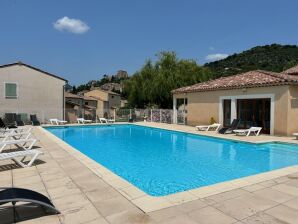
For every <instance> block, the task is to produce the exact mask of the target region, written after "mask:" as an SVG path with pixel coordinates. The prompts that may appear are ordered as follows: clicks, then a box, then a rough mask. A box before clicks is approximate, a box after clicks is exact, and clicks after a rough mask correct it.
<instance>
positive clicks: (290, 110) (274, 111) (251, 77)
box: [172, 66, 298, 135]
mask: <svg viewBox="0 0 298 224" xmlns="http://www.w3.org/2000/svg"><path fill="white" fill-rule="evenodd" d="M172 93H173V109H174V122H175V123H177V121H178V120H177V114H178V113H179V111H178V108H181V104H184V105H183V106H182V108H187V109H186V110H185V111H187V113H186V119H185V120H186V123H187V124H189V125H198V124H208V123H210V120H211V118H214V119H215V120H216V121H217V122H219V123H221V124H222V125H223V126H226V127H228V126H229V125H230V124H231V122H232V121H233V119H236V118H237V119H240V120H241V123H240V127H239V128H249V127H251V126H260V127H262V128H263V132H264V133H266V134H275V135H291V134H292V133H293V132H297V131H298V116H297V115H298V66H296V67H293V68H291V69H289V70H286V71H284V72H281V73H275V72H268V71H261V70H256V71H250V72H245V73H241V74H238V75H234V76H229V77H222V78H219V79H215V80H210V81H207V82H203V83H198V84H195V85H192V86H186V87H182V88H179V89H175V90H173V91H172ZM181 102H182V103H181Z"/></svg>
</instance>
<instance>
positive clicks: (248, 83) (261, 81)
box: [172, 70, 298, 93]
mask: <svg viewBox="0 0 298 224" xmlns="http://www.w3.org/2000/svg"><path fill="white" fill-rule="evenodd" d="M286 84H296V85H297V84H298V76H293V75H288V74H285V73H275V72H267V71H262V70H256V71H249V72H245V73H241V74H238V75H234V76H229V77H222V78H219V79H215V80H210V81H207V82H202V83H198V84H195V85H192V86H186V87H182V88H179V89H175V90H173V91H172V93H187V92H203V91H211V90H224V89H239V88H251V87H262V86H274V85H286Z"/></svg>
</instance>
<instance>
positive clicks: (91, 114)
mask: <svg viewBox="0 0 298 224" xmlns="http://www.w3.org/2000/svg"><path fill="white" fill-rule="evenodd" d="M31 114H35V115H36V117H37V119H38V120H39V121H40V122H41V123H44V124H47V123H50V122H49V120H50V119H52V118H57V119H60V120H62V119H64V120H66V121H67V122H69V123H76V122H77V118H85V119H86V120H92V121H93V122H99V118H102V117H104V118H108V119H114V120H115V121H116V122H128V121H130V120H133V121H145V122H158V123H167V124H172V123H175V122H174V121H175V119H174V113H173V110H169V109H136V108H134V109H106V110H104V111H102V110H96V109H80V108H71V109H70V108H65V109H64V110H62V109H57V108H55V109H51V108H49V109H47V110H29V109H22V110H19V109H18V110H13V109H3V108H0V117H1V118H2V119H3V120H5V121H6V122H7V123H11V122H12V121H11V120H13V117H15V116H16V115H20V117H21V119H22V120H23V121H24V123H25V124H30V123H31V122H30V115H31ZM176 121H177V123H178V124H186V114H185V112H184V111H179V110H178V111H177V119H176Z"/></svg>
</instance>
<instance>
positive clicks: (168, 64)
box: [124, 51, 212, 108]
mask: <svg viewBox="0 0 298 224" xmlns="http://www.w3.org/2000/svg"><path fill="white" fill-rule="evenodd" d="M210 78H212V74H211V72H210V71H209V69H206V68H203V67H201V66H199V65H198V64H197V63H196V62H195V61H194V60H189V59H183V60H181V59H179V58H177V55H176V54H175V52H166V51H164V52H160V53H159V54H157V61H156V62H155V63H152V61H150V60H147V61H146V63H145V65H144V66H143V67H142V68H141V69H140V71H138V72H136V73H135V74H134V75H133V76H132V77H131V78H130V79H129V80H127V81H126V82H125V83H124V92H125V94H126V95H127V96H128V102H129V104H130V106H132V107H138V108H144V107H147V106H148V105H157V106H159V107H160V108H171V107H172V94H171V91H172V90H173V89H176V88H179V87H182V86H186V85H192V84H195V83H198V82H202V81H207V80H209V79H210Z"/></svg>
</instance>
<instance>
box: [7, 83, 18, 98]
mask: <svg viewBox="0 0 298 224" xmlns="http://www.w3.org/2000/svg"><path fill="white" fill-rule="evenodd" d="M5 96H6V98H17V84H15V83H5Z"/></svg>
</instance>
